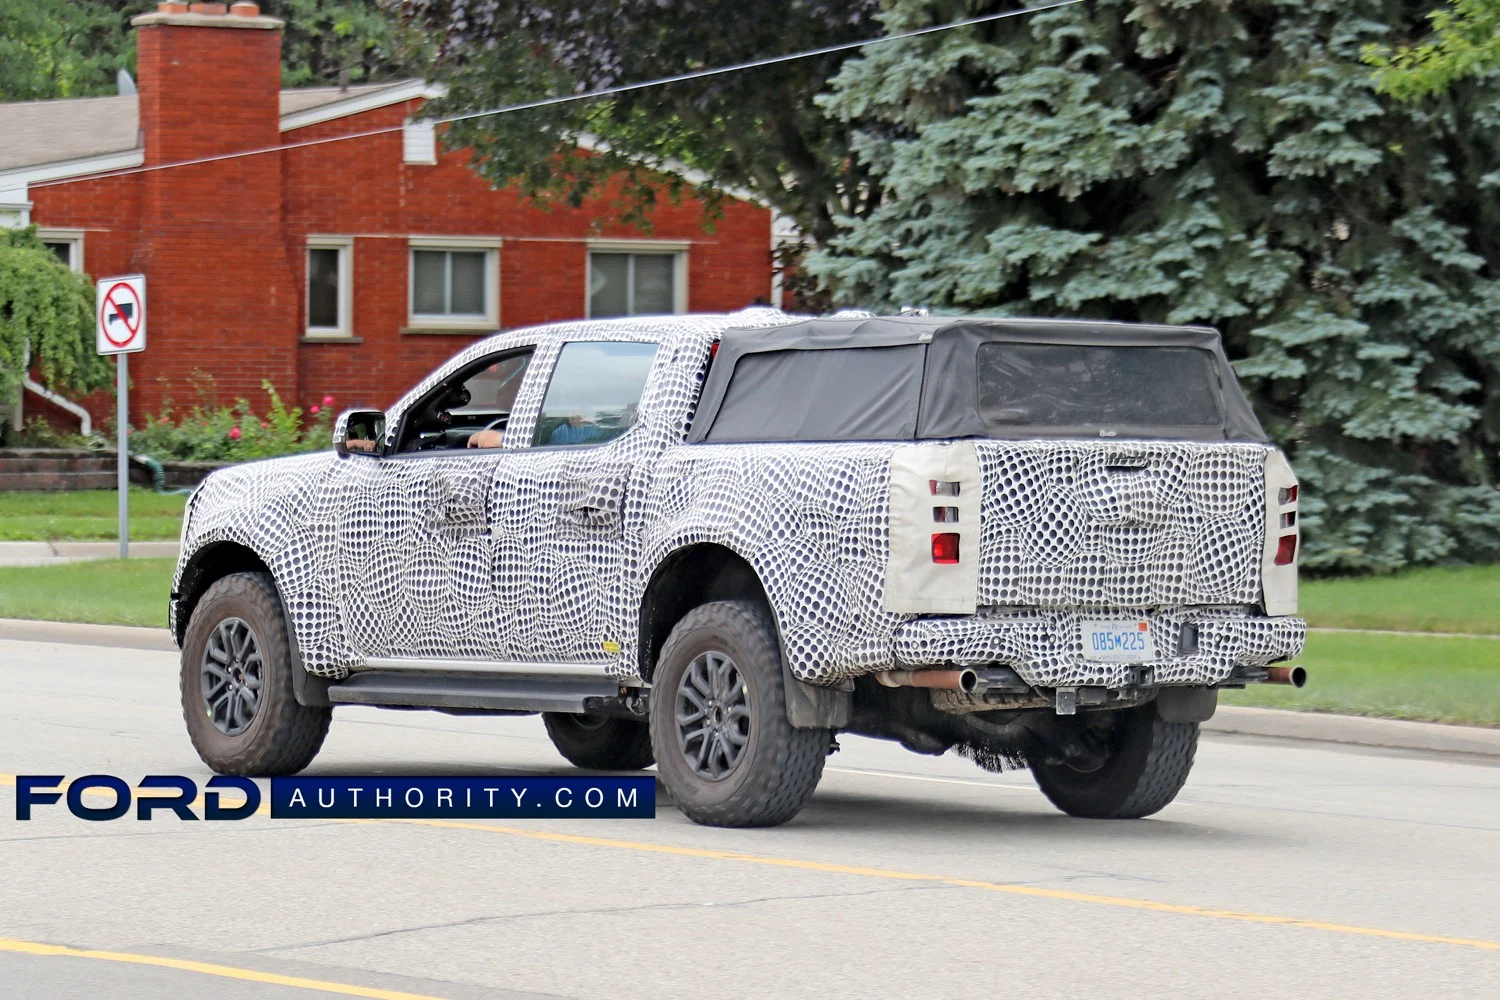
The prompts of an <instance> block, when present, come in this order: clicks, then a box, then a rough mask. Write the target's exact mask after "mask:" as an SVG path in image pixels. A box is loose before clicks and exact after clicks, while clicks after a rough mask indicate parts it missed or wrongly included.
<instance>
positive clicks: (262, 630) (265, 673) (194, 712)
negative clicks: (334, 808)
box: [181, 573, 333, 775]
mask: <svg viewBox="0 0 1500 1000" xmlns="http://www.w3.org/2000/svg"><path fill="white" fill-rule="evenodd" d="M296 669H299V668H298V667H297V666H296V664H295V663H294V661H293V659H292V646H291V637H290V636H289V635H288V634H287V626H286V617H285V616H284V615H283V614H282V612H281V600H280V598H279V597H277V595H276V585H275V584H274V583H272V581H271V577H270V574H267V573H233V574H231V575H229V576H226V577H224V578H223V579H222V580H218V581H216V582H215V583H214V584H213V586H211V587H209V588H208V591H207V593H205V594H204V595H203V598H202V599H201V600H199V601H198V605H197V607H195V608H194V609H193V617H192V620H191V621H190V622H189V623H188V627H187V634H186V635H185V636H184V637H183V642H182V679H181V690H182V717H183V720H184V721H185V722H186V723H187V731H188V737H189V738H190V739H191V740H192V741H193V747H194V749H196V750H197V751H198V756H199V757H201V758H203V763H205V764H207V765H208V766H209V767H211V768H213V769H214V770H215V771H217V772H219V773H220V774H249V775H277V774H296V773H297V772H298V771H300V770H302V769H303V768H304V767H306V766H307V765H308V764H310V763H312V759H313V757H315V756H317V753H318V750H319V748H321V747H322V746H323V738H324V737H325V736H327V735H328V723H329V721H330V720H331V719H332V717H333V709H331V708H310V707H308V706H305V705H299V704H297V696H296V694H295V693H294V692H293V690H292V671H293V670H296Z"/></svg>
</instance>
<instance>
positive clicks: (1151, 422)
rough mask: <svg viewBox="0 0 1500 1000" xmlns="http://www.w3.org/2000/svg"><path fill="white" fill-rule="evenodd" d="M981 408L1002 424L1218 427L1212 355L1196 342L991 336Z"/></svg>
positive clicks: (980, 357) (984, 351)
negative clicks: (1124, 343) (1104, 342)
mask: <svg viewBox="0 0 1500 1000" xmlns="http://www.w3.org/2000/svg"><path fill="white" fill-rule="evenodd" d="M976 369H977V375H978V380H979V387H978V388H979V415H980V417H981V418H982V419H983V420H984V422H985V423H986V424H989V425H991V426H1003V427H1055V428H1084V427H1087V428H1093V427H1099V428H1109V427H1218V426H1220V425H1221V424H1222V422H1223V414H1222V412H1221V408H1220V403H1219V375H1218V368H1217V365H1216V364H1215V360H1214V356H1213V355H1212V354H1210V353H1209V352H1208V351H1200V350H1198V349H1197V348H1192V347H1098V346H1088V345H1081V344H1080V345H1074V344H1056V345H1054V344H1015V343H989V344H981V345H979V349H978V354H977V358H976Z"/></svg>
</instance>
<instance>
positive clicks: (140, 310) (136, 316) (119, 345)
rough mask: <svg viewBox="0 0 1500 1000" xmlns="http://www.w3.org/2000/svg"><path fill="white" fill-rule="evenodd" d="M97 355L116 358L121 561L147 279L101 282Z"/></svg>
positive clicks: (125, 551) (126, 546) (126, 543)
mask: <svg viewBox="0 0 1500 1000" xmlns="http://www.w3.org/2000/svg"><path fill="white" fill-rule="evenodd" d="M95 302H96V315H97V316H98V317H99V326H98V331H97V336H96V338H95V344H96V349H97V350H98V352H99V353H100V354H113V355H114V356H115V364H116V372H115V396H116V404H117V408H116V411H115V433H116V434H118V435H119V438H120V440H119V449H120V451H119V455H120V458H119V469H118V471H117V476H116V482H117V484H118V487H119V491H120V558H121V559H127V558H129V557H130V448H129V436H130V364H129V362H128V361H127V360H126V359H127V358H128V357H129V356H130V355H132V354H135V353H137V352H138V351H144V350H145V349H146V276H145V275H143V274H128V275H125V276H123V277H119V278H100V279H99V283H98V291H97V293H96V297H95Z"/></svg>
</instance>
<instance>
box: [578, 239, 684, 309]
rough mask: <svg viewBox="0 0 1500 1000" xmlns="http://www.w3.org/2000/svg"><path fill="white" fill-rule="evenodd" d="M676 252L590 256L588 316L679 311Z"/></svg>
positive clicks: (599, 254) (596, 253) (595, 254)
mask: <svg viewBox="0 0 1500 1000" xmlns="http://www.w3.org/2000/svg"><path fill="white" fill-rule="evenodd" d="M678 259H679V255H678V254H676V253H604V252H595V253H591V254H589V316H590V317H593V318H595V319H598V318H602V317H606V316H648V315H662V314H671V313H675V312H677V311H678V309H677V304H678V301H679V300H680V298H681V296H680V295H679V294H678V293H679V291H680V289H679V288H678V281H679V275H678V271H679V267H678Z"/></svg>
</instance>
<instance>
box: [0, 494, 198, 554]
mask: <svg viewBox="0 0 1500 1000" xmlns="http://www.w3.org/2000/svg"><path fill="white" fill-rule="evenodd" d="M186 503H187V497H185V496H172V495H170V494H165V493H153V492H151V491H150V490H145V489H140V488H138V487H132V488H131V490H130V537H131V538H132V539H134V540H135V541H138V542H154V541H176V540H177V538H178V536H179V535H180V534H181V530H182V508H183V506H184V505H185V504H186ZM118 504H119V494H118V493H117V492H116V491H114V490H56V491H53V490H37V491H35V492H28V491H11V490H5V491H0V542H35V541H42V542H89V541H109V540H113V539H115V538H117V537H118V528H117V526H118V524H119V514H118Z"/></svg>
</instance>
